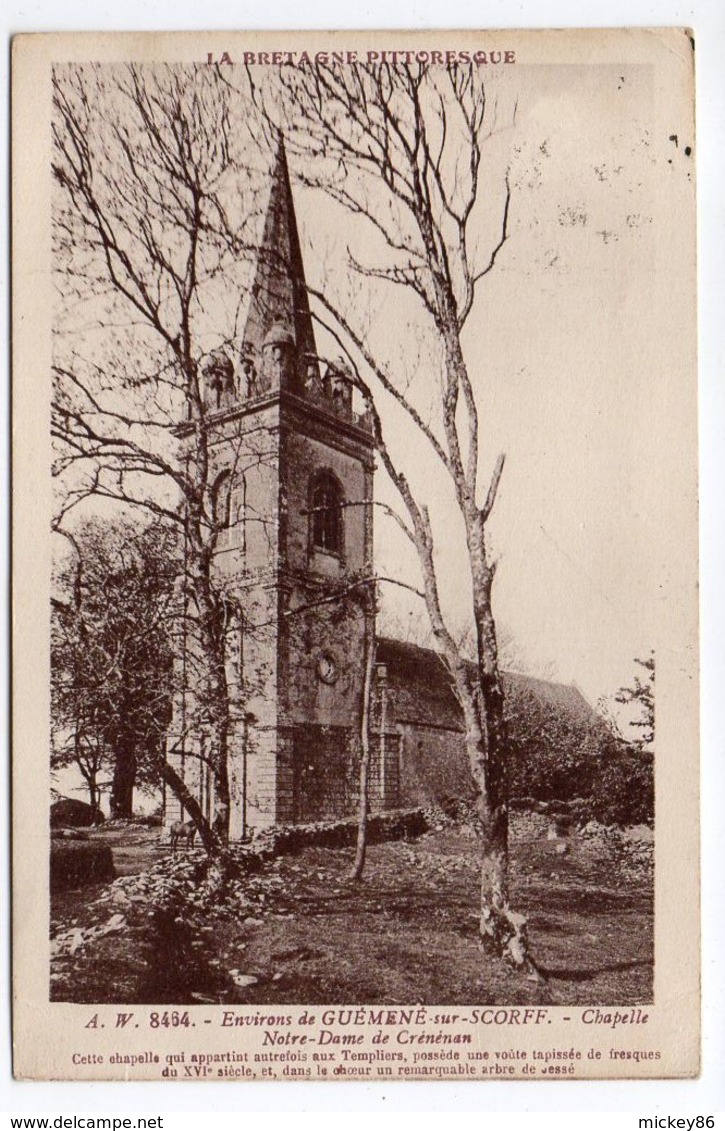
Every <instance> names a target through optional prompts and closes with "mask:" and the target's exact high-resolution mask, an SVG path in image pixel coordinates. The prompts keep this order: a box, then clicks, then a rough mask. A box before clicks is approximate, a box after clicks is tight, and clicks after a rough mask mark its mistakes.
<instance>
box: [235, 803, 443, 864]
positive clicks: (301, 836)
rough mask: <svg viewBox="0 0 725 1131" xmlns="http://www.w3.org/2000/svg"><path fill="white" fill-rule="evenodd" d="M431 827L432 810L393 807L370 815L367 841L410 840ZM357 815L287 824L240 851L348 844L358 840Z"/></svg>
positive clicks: (291, 850)
mask: <svg viewBox="0 0 725 1131" xmlns="http://www.w3.org/2000/svg"><path fill="white" fill-rule="evenodd" d="M431 827H432V818H431V814H430V813H429V812H427V811H426V810H424V809H390V810H386V812H384V813H374V814H372V815H371V816H370V817H369V818H368V844H381V843H382V842H383V841H387V840H407V839H409V838H412V837H417V836H422V835H423V833H425V832H427V831H428V830H429V829H430V828H431ZM357 830H358V820H357V817H343V818H341V819H338V820H335V821H314V822H312V823H310V824H306V825H286V826H283V827H280V828H272V829H265V830H264V832H261V833H258V834H257V835H256V836H255V837H254V839H253V840H252V841H251V843H250V844H248V845H244V846H242V848H241V852H242V853H244V854H245V855H246V854H247V853H250V854H255V853H262V854H265V855H266V854H269V855H273V856H279V855H284V854H287V853H295V852H300V851H301V850H302V849H303V848H307V847H309V846H310V845H316V846H318V847H320V848H348V847H352V846H353V845H354V844H355V843H356V841H357Z"/></svg>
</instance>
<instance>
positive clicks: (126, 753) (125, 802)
mask: <svg viewBox="0 0 725 1131" xmlns="http://www.w3.org/2000/svg"><path fill="white" fill-rule="evenodd" d="M113 753H114V765H113V783H112V786H111V816H112V817H132V816H133V787H134V785H135V783H136V766H137V759H136V749H135V744H134V742H133V739H132V738H131V736H129V735H120V736H119V741H118V743H117V745H116V747H115V749H114V752H113Z"/></svg>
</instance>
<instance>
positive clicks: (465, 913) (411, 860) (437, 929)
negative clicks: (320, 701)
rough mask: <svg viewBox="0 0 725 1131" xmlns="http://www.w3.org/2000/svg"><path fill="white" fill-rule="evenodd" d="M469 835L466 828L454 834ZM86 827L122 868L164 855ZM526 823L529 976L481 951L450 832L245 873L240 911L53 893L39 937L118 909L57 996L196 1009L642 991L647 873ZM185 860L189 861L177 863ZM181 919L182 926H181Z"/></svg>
mask: <svg viewBox="0 0 725 1131" xmlns="http://www.w3.org/2000/svg"><path fill="white" fill-rule="evenodd" d="M464 831H465V830H464ZM94 835H96V836H99V837H102V838H104V839H106V840H108V841H109V842H110V843H111V844H112V846H113V852H114V859H115V861H116V866H117V870H118V871H119V873H120V874H132V873H134V872H140V871H142V870H143V869H146V868H148V867H149V865H150V864H152V863H153V862H155V861H157V860H158V859H159V858H160V857H161V856H163V855H164V854H165V853H167V852H168V848H167V847H166V846H165V845H162V844H161V843H160V840H159V834H158V832H157V831H155V830H149V829H143V828H142V829H139V828H138V827H134V826H128V827H126V828H122V829H114V830H110V829H109V830H100V831H98V832H97V833H94ZM558 843H559V842H552V841H549V840H547V839H546V838H545V836H543V835H533V834H532V833H531V831H530V830H529V832H528V834H527V833H526V832H525V831H524V832H523V833H521V832H519V834H518V835H516V833H514V837H513V843H512V871H513V876H512V896H513V899H512V902H513V903H514V905H515V907H516V908H517V910H521V911H522V912H523V913H524V914H525V915H527V917H528V919H529V931H530V937H531V941H532V944H533V948H534V953H535V956H536V959H537V961H538V962H539V963H540V964H541V965H542V966H543V967H544V968H545V969H546V970H547V971H548V974H549V980H548V982H547V983H545V984H543V985H537V984H535V983H531V982H528V981H526V980H525V979H522V978H521V977H520V976H519V975H516V974H514V973H513V972H511V971H509V970H507V969H506V968H505V967H504V966H503V965H502V964H501V963H499V962H497V961H493V960H492V959H490V958H488V957H486V956H485V955H484V954H483V953H482V951H481V949H480V946H479V943H478V939H477V914H476V902H477V889H478V877H477V861H476V852H477V846H476V842H475V840H472V839H471V838H470V836H469V837H466V836H464V835H463V834H462V832H461V831H457V830H455V829H440V830H438V831H435V832H431V833H429V834H426V835H425V836H423V837H421V838H420V839H418V840H416V841H411V842H407V843H406V842H394V843H388V844H382V845H377V846H374V847H372V848H371V849H370V850H369V857H368V865H367V868H366V874H365V880H364V882H363V883H362V884H361V885H354V884H351V883H350V882H349V880H348V878H347V877H348V873H349V869H350V864H351V859H352V853H351V851H348V850H337V851H333V850H330V849H320V848H309V849H306V850H305V851H304V852H302V853H301V854H300V855H298V856H286V857H282V858H278V859H276V860H274V861H273V862H272V863H271V864H269V865H267V866H266V867H265V869H264V871H263V872H262V873H261V874H259V875H256V876H252V877H249V878H248V879H247V880H246V881H245V898H246V899H247V907H246V910H245V912H244V913H243V914H237V915H234V916H232V915H229V914H225V913H222V912H220V911H219V910H218V909H214V908H211V909H208V910H207V911H206V912H205V913H204V915H203V916H202V917H201V918H200V916H199V911H198V908H196V909H193V908H190V909H189V910H190V911H193V914H189V915H186V914H185V912H184V908H183V907H181V908H176V909H175V911H174V913H173V914H170V913H165V914H163V915H160V914H158V912H155V911H154V909H153V906H152V904H151V903H150V902H149V900H148V899H146V898H143V897H138V896H135V897H134V898H133V899H132V901H131V902H128V901H127V900H124V901H123V902H122V903H120V905H119V902H117V901H115V900H114V901H109V900H108V899H107V898H106V899H105V900H103V899H102V900H101V902H98V900H99V897H102V896H103V895H104V892H103V890H102V889H100V888H94V889H92V888H86V889H83V890H82V891H73V892H65V893H62V894H61V895H59V896H58V897H56V898H55V899H54V901H53V907H52V920H53V922H52V925H51V934H56V935H57V934H58V933H62V932H67V931H68V928H69V927H73V928H75V929H78V930H84V929H87V928H88V927H90V926H92V925H93V924H96V923H103V922H104V921H108V919H109V916H110V915H112V914H113V913H116V915H117V918H121V917H122V919H123V923H122V926H121V927H120V928H117V929H115V930H114V931H113V932H112V933H109V934H107V935H105V936H103V937H99V938H96V939H94V940H93V941H91V942H89V943H87V944H86V945H82V946H80V947H79V948H78V949H77V950H76V951H75V953H73V954H70V953H63V954H60V955H58V956H57V957H56V958H55V959H54V961H53V967H52V973H51V997H52V999H53V1000H56V1001H84V1002H99V1003H101V1002H119V1003H120V1002H126V1003H129V1004H130V1003H143V1002H146V1003H151V1002H154V1003H159V1004H164V1003H167V1004H193V1003H195V1002H203V1001H209V1002H228V1003H250V1004H261V1003H275V1002H290V1003H298V1004H306V1003H330V1004H334V1003H345V1004H352V1003H369V1004H375V1003H381V1002H385V1003H407V1004H411V1003H418V1002H420V1003H423V1004H450V1005H453V1004H475V1005H485V1004H493V1003H506V1004H521V1003H532V1004H536V1003H540V1004H554V1005H556V1004H571V1005H575V1004H603V1003H606V1004H609V1005H625V1004H626V1005H633V1004H641V1003H645V1002H649V1001H651V1000H652V969H653V966H652V963H653V894H652V881H651V875H648V874H647V872H646V871H644V870H642V869H632V868H628V866H627V865H626V862H625V861H623V859H622V858H621V856H619V855H618V854H617V853H616V852H614V851H613V849H611V848H609V847H607V846H606V845H603V844H602V843H601V842H598V841H591V840H586V839H584V838H579V837H572V838H570V839H569V840H568V841H567V842H566V844H567V852H566V854H559V853H558V852H557V844H558ZM191 859H192V857H190V858H189V861H188V862H189V864H190V863H191ZM190 923H193V924H194V925H193V926H190Z"/></svg>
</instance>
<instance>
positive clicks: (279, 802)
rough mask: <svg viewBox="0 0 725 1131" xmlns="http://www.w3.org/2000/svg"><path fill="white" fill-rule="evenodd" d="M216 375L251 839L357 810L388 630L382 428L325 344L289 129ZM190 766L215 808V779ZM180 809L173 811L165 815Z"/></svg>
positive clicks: (239, 767) (235, 805)
mask: <svg viewBox="0 0 725 1131" xmlns="http://www.w3.org/2000/svg"><path fill="white" fill-rule="evenodd" d="M202 374H203V379H204V396H205V403H206V407H207V413H208V414H209V416H208V419H209V426H210V429H211V437H212V438H211V444H210V447H211V452H212V465H213V475H214V479H215V491H216V498H217V499H218V500H222V503H223V508H224V514H225V516H226V519H225V529H223V530H222V532H221V534H220V535H219V538H218V541H217V547H216V553H215V559H214V569H215V571H216V573H217V576H218V580H219V583H220V585H222V586H223V588H224V591H225V592H226V593H228V594H229V595H230V596H231V597H232V598H233V599H234V604H235V607H237V608H238V609H239V610H240V618H239V627H238V633H237V638H236V642H235V644H234V646H233V647H232V648H230V656H229V664H228V666H229V670H230V679H229V685H230V688H231V689H232V697H233V700H234V701H233V704H232V706H233V718H234V720H235V722H234V726H233V729H232V734H231V736H230V756H229V770H230V791H231V811H230V835H231V838H232V839H237V838H239V837H240V836H243V835H244V834H245V833H246V832H247V831H251V830H253V829H254V828H260V827H265V826H269V825H272V824H278V823H292V822H302V821H310V820H317V819H322V818H327V817H334V816H342V815H346V814H349V813H351V812H352V811H353V809H354V806H355V800H356V791H357V780H356V779H357V768H356V767H357V760H358V753H359V727H360V711H361V704H362V690H363V677H364V655H365V642H366V634H371V633H372V632H373V631H374V620H373V614H372V611H371V592H370V586H368V585H365V584H364V583H363V584H361V581H362V579H364V578H369V577H371V575H372V533H373V531H372V513H373V507H372V492H373V471H374V438H373V433H372V426H371V422H370V420H369V418H368V417H367V416H366V415H365V414H358V413H356V412H355V411H354V408H353V386H352V381H351V376H350V374H349V371H347V370H346V367H345V365H344V364H343V363H335V364H329V363H324V362H322V361H321V359H320V357H319V356H318V353H317V346H316V341H315V333H314V328H313V320H312V316H311V313H310V306H309V300H308V294H307V287H306V283H305V276H304V268H303V263H302V253H301V249H300V241H299V235H298V229H297V221H296V218H295V210H294V204H293V199H292V190H291V186H290V179H289V172H288V167H287V160H286V155H285V151H284V145H283V143H282V140H281V138H280V140H279V142H278V148H277V152H276V156H275V161H274V167H273V171H272V175H271V186H270V193H269V201H268V204H267V208H266V213H265V219H264V226H263V231H262V238H261V241H260V246H259V250H258V252H257V259H256V265H255V272H254V281H253V284H252V287H251V292H250V294H249V296H248V303H247V311H246V321H245V324H244V332H243V334H242V337H241V348H240V349H239V350H238V352H237V353H236V354H235V356H232V354H231V351H226V350H224V351H222V350H218V351H216V352H215V353H214V354H212V355H210V356H209V357H208V358H206V359H205V361H204V363H203V366H202ZM186 694H187V691H186V686H185V689H184V696H186ZM177 714H178V711H177ZM174 729H175V727H174V725H172V731H173V730H174ZM176 729H177V731H178V726H177V727H176ZM173 757H174V761H175V763H176V764H177V766H179V765H181V762H180V758H182V757H183V756H182V755H180V754H178V752H177V753H176V754H174V756H173ZM192 762H193V759H192V758H190V757H189V758H187V763H188V765H187V768H186V769H184V770H183V772H184V776H185V778H186V780H187V784H189V785H190V788H193V789H194V791H195V792H196V793H197V795H198V796H200V797H201V800H202V804H203V807H206V811H207V812H208V813H210V815H211V814H213V808H214V798H213V796H212V795H211V787H210V786H209V783H208V781H207V783H206V785H205V784H204V781H203V780H202V779H203V774H202V773H200V771H199V769H198V759H197V769H196V770H193V769H192V768H191V767H192ZM194 775H196V778H197V779H198V780H193V779H194ZM171 804H172V805H174V804H175V803H174V802H172V803H171ZM178 815H179V814H176V815H174V814H173V813H171V814H169V812H168V807H167V821H169V820H173V819H176V818H177V816H178Z"/></svg>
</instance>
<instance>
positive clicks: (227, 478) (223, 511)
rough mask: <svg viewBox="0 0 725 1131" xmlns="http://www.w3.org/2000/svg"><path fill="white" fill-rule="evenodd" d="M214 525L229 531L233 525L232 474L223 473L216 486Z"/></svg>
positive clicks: (228, 472)
mask: <svg viewBox="0 0 725 1131" xmlns="http://www.w3.org/2000/svg"><path fill="white" fill-rule="evenodd" d="M213 506H214V515H213V518H214V525H215V526H217V527H218V528H219V529H220V530H228V529H229V527H230V526H231V525H232V474H231V472H230V471H222V473H221V475H219V476H218V478H217V480H216V483H215V484H214V500H213Z"/></svg>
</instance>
